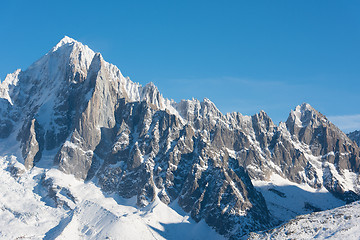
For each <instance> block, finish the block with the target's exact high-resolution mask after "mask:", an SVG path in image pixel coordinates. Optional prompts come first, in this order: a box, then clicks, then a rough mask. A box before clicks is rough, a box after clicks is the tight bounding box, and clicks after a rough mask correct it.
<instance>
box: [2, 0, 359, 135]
mask: <svg viewBox="0 0 360 240" xmlns="http://www.w3.org/2000/svg"><path fill="white" fill-rule="evenodd" d="M175 2H177V3H175ZM0 9H1V13H0V22H1V24H0V32H1V37H0V53H1V64H0V78H1V79H2V80H3V79H4V78H5V76H6V74H7V73H10V72H13V71H14V70H16V69H17V68H21V69H26V68H27V67H28V66H29V65H30V64H31V63H32V62H34V61H35V60H37V59H38V58H40V57H41V56H42V55H44V54H45V53H46V52H47V51H49V50H50V49H51V48H52V47H53V46H54V45H55V44H56V43H57V42H58V41H60V39H61V38H62V37H63V36H64V35H68V36H69V37H72V38H74V39H76V40H78V41H81V42H83V43H84V44H87V45H88V46H89V47H90V48H92V49H93V50H94V51H96V52H101V53H102V55H103V57H104V59H105V60H106V61H108V62H111V63H113V64H115V65H117V66H118V67H119V68H120V70H121V71H122V72H123V74H124V75H125V76H129V77H130V78H131V79H132V80H133V81H136V82H140V83H141V84H146V83H148V82H150V81H152V82H154V83H155V85H157V86H158V88H159V90H160V91H161V92H162V93H163V95H164V96H165V97H167V98H173V99H174V100H176V101H179V100H180V99H183V98H186V99H188V98H192V97H194V98H198V99H203V98H204V97H207V98H209V99H211V100H212V101H213V102H214V103H215V104H216V105H217V107H218V108H219V109H220V110H221V111H222V112H224V113H225V112H232V111H238V112H241V113H243V114H246V115H252V114H255V113H257V112H259V111H260V110H265V111H266V112H267V113H268V114H269V115H270V117H272V118H273V120H274V122H275V123H278V122H279V121H285V120H286V118H287V116H288V114H289V111H290V109H293V108H294V107H295V106H296V105H299V104H301V103H303V102H308V103H310V104H311V105H312V106H313V107H314V108H316V109H317V110H319V111H320V112H322V113H323V114H325V115H327V116H330V119H331V120H333V121H334V122H335V123H336V124H338V125H339V126H340V127H341V128H342V129H343V130H344V131H349V130H353V129H356V128H358V129H360V14H359V13H360V2H359V1H351V0H347V1H331V0H317V1H313V0H302V1H300V0H294V1H288V0H283V1H260V0H259V1H181V2H180V1H165V0H164V1H77V2H74V1H56V2H55V1H42V2H41V1H3V2H2V3H1V4H0ZM334 116H341V117H334ZM351 121H352V123H351Z"/></svg>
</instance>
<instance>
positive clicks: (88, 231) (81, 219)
mask: <svg viewBox="0 0 360 240" xmlns="http://www.w3.org/2000/svg"><path fill="white" fill-rule="evenodd" d="M0 181H1V183H2V184H0V192H1V194H0V239H72V240H74V239H204V238H205V239H223V237H222V236H220V235H218V234H217V233H216V232H215V231H214V230H213V229H211V228H210V227H209V226H208V225H206V224H205V223H204V221H201V222H199V223H195V222H194V221H193V220H191V218H190V217H189V216H188V215H186V214H185V213H184V212H182V211H181V210H180V208H179V207H177V205H176V204H175V203H174V204H173V205H172V206H170V207H169V206H167V205H165V204H164V203H162V202H161V201H160V200H158V199H156V201H154V202H153V203H152V204H150V205H149V206H147V207H146V208H142V209H139V208H138V207H136V198H132V199H129V200H126V199H123V198H120V197H118V196H105V195H104V194H103V193H102V191H101V190H100V189H99V188H98V187H97V186H96V185H95V184H94V183H93V182H89V183H84V182H83V181H79V180H77V179H75V178H74V177H73V176H72V175H67V174H65V173H63V172H61V171H59V170H57V169H50V170H49V169H43V168H37V167H35V168H33V169H32V170H31V171H25V167H24V165H23V164H21V163H19V162H18V161H17V160H16V157H14V156H10V157H0ZM58 206H62V207H58ZM174 209H175V210H174Z"/></svg>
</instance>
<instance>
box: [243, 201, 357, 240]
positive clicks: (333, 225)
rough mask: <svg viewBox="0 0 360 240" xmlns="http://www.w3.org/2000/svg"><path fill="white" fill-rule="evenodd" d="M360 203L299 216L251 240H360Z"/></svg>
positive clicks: (255, 234) (256, 234)
mask: <svg viewBox="0 0 360 240" xmlns="http://www.w3.org/2000/svg"><path fill="white" fill-rule="evenodd" d="M359 231H360V202H354V203H352V204H349V205H345V206H343V207H339V208H335V209H331V210H327V211H323V212H317V213H312V214H308V215H303V216H298V217H296V219H294V220H291V221H290V222H288V223H286V224H284V225H282V226H280V227H278V228H275V229H272V230H270V231H266V232H264V233H253V234H252V235H251V236H250V239H301V240H302V239H304V240H305V239H346V240H357V239H359Z"/></svg>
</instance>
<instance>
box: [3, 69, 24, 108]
mask: <svg viewBox="0 0 360 240" xmlns="http://www.w3.org/2000/svg"><path fill="white" fill-rule="evenodd" d="M20 72H21V69H17V70H16V71H15V72H13V73H9V74H8V75H6V78H5V80H4V81H3V82H2V83H0V98H4V99H7V100H8V101H9V102H10V104H13V103H12V101H11V97H10V94H9V91H11V89H12V88H13V87H14V86H16V85H17V83H18V81H19V74H20Z"/></svg>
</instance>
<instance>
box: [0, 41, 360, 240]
mask: <svg viewBox="0 0 360 240" xmlns="http://www.w3.org/2000/svg"><path fill="white" fill-rule="evenodd" d="M353 135H354V138H353V139H354V140H355V137H356V134H353ZM353 135H349V137H353ZM349 137H348V136H347V135H346V134H345V133H343V132H342V131H341V130H339V129H338V128H337V127H336V126H335V125H333V124H332V123H331V122H330V121H329V120H328V119H327V118H326V117H325V116H324V115H322V114H321V113H320V112H318V111H317V110H315V109H314V108H312V107H311V106H310V105H309V104H307V103H304V104H302V105H300V106H297V107H296V108H295V109H294V110H292V111H291V112H290V114H289V117H288V119H287V120H286V122H281V123H280V124H279V125H276V124H274V123H273V121H272V120H271V119H270V117H269V116H268V115H267V114H266V113H265V112H264V111H261V112H260V113H258V114H255V115H253V116H244V115H242V114H240V113H227V114H226V115H224V114H222V113H221V112H220V111H219V110H218V109H217V108H216V106H215V105H214V103H212V102H211V101H210V100H209V99H204V100H203V101H198V100H196V99H192V100H182V101H180V102H174V101H173V100H169V99H166V98H164V97H163V96H162V95H161V93H160V92H159V91H158V89H157V88H156V86H155V85H154V84H152V83H149V84H147V85H146V86H141V85H140V84H138V83H135V82H132V81H131V80H130V79H129V78H127V77H124V76H123V75H122V74H121V72H120V70H119V69H118V68H117V67H116V66H114V65H112V64H110V63H107V62H106V61H104V59H103V58H102V56H101V54H99V53H95V52H93V51H92V50H91V49H89V48H88V47H87V46H86V45H83V44H82V43H80V42H77V41H75V40H73V39H71V38H69V37H64V38H63V39H62V40H61V41H60V42H59V43H58V44H57V45H56V46H55V47H54V48H52V49H51V50H50V51H49V52H48V53H47V54H46V55H44V56H43V57H42V58H41V59H40V60H38V61H37V62H35V63H33V64H32V65H31V66H30V67H29V68H28V69H27V70H25V71H22V70H17V71H15V72H14V73H12V74H8V75H7V77H6V79H5V80H4V81H3V82H2V83H1V85H0V179H1V184H0V192H1V195H0V238H1V239H246V238H249V237H250V238H254V239H257V238H265V239H268V238H274V239H284V238H291V239H308V238H312V237H318V238H319V239H321V238H331V237H336V238H343V237H345V236H346V237H347V238H348V239H349V238H351V237H353V238H355V239H358V238H359V236H360V231H359V230H360V226H359V225H357V222H358V220H357V219H359V218H360V217H359V216H360V208H359V202H356V201H358V200H359V199H360V185H359V181H360V178H359V170H360V169H359V167H360V166H359V164H360V153H359V147H358V145H357V144H356V142H355V141H353V140H351V139H349ZM357 141H358V140H357ZM358 143H359V142H358ZM313 212H317V213H313ZM300 215H301V216H300ZM289 221H290V222H289ZM278 226H280V227H278Z"/></svg>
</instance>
